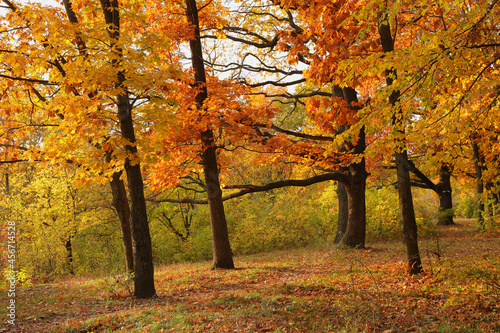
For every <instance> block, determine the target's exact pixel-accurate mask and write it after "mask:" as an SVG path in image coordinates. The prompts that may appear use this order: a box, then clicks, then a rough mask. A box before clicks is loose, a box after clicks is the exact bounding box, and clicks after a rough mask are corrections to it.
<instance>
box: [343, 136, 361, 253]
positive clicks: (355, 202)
mask: <svg viewBox="0 0 500 333" xmlns="http://www.w3.org/2000/svg"><path fill="white" fill-rule="evenodd" d="M363 134H364V133H363ZM363 139H364V135H363ZM363 141H364V140H363ZM366 176H367V174H366V170H365V161H364V159H363V161H362V162H360V163H353V164H351V165H349V174H348V175H347V177H348V179H349V183H348V184H347V186H346V189H347V203H348V214H349V217H348V223H347V228H346V231H345V235H344V237H343V238H342V241H341V242H340V244H341V245H342V246H345V247H350V248H360V249H362V248H364V247H365V237H366V236H365V235H366V203H365V190H366Z"/></svg>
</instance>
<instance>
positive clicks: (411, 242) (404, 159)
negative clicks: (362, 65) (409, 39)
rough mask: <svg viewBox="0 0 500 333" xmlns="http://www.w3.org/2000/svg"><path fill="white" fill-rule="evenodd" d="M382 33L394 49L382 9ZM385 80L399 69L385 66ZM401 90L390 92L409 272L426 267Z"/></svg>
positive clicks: (389, 80) (385, 43)
mask: <svg viewBox="0 0 500 333" xmlns="http://www.w3.org/2000/svg"><path fill="white" fill-rule="evenodd" d="M378 30H379V35H380V42H381V45H382V49H383V51H384V52H393V51H394V41H393V39H392V35H391V27H390V25H389V18H388V15H387V13H385V12H382V13H381V14H380V16H379V29H378ZM385 74H386V83H387V85H388V86H390V85H392V83H393V82H394V79H395V78H396V76H397V73H396V71H395V70H394V69H389V70H386V73H385ZM400 96H401V93H400V91H398V90H394V91H393V92H392V93H391V95H390V96H389V103H390V104H391V105H392V106H393V107H394V116H393V125H394V126H395V127H396V130H397V138H396V149H397V151H396V153H395V154H394V158H395V160H396V169H397V183H398V193H399V210H400V214H401V226H402V229H403V241H404V243H405V245H406V257H407V263H408V271H409V273H410V274H412V275H413V274H419V273H421V272H422V271H423V269H422V262H421V259H420V252H419V249H418V239H417V221H416V219H415V211H414V208H413V197H412V193H411V184H410V171H409V168H408V165H409V163H408V153H407V151H406V139H405V125H406V124H405V120H404V115H403V112H402V110H401V106H400V105H399V98H400Z"/></svg>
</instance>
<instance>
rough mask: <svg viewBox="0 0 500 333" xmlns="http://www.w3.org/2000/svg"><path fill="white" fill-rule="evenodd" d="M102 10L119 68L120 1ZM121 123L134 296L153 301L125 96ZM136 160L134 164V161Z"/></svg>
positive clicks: (105, 3) (120, 77) (120, 102)
mask: <svg viewBox="0 0 500 333" xmlns="http://www.w3.org/2000/svg"><path fill="white" fill-rule="evenodd" d="M101 6H102V10H103V13H104V18H105V20H106V23H107V24H108V25H109V26H110V27H112V28H110V29H109V30H108V35H109V37H110V39H111V44H110V48H111V49H112V50H113V52H114V53H115V55H116V57H117V58H116V59H113V60H112V61H111V63H112V64H113V65H114V66H118V65H119V63H120V62H121V61H122V59H123V52H122V49H121V47H120V46H119V43H118V41H119V39H120V11H119V4H118V0H111V1H110V0H101ZM116 79H117V81H116V88H119V89H120V90H122V91H126V89H125V87H124V83H125V81H126V78H125V73H124V71H123V70H120V71H118V73H117V77H116ZM116 102H117V109H118V120H119V122H120V130H121V137H122V138H123V139H125V142H127V144H126V145H125V147H124V148H125V151H126V152H127V157H126V158H125V163H124V167H125V173H126V175H127V184H128V188H129V193H130V204H131V206H130V224H131V229H132V239H133V243H134V245H135V249H134V295H135V296H136V297H137V298H150V297H153V296H154V295H156V291H155V285H154V265H153V252H152V246H151V235H150V233H149V224H148V215H147V211H146V200H145V197H144V183H143V180H142V173H141V164H140V161H139V157H138V156H137V146H136V138H135V132H134V123H133V119H132V108H131V106H130V99H129V96H128V94H127V93H126V92H123V93H119V94H117V96H116ZM132 159H133V160H134V162H133V163H132V162H131V160H132Z"/></svg>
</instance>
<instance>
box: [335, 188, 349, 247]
mask: <svg viewBox="0 0 500 333" xmlns="http://www.w3.org/2000/svg"><path fill="white" fill-rule="evenodd" d="M337 201H338V210H339V215H338V218H337V233H336V235H335V240H334V242H335V243H336V244H337V243H340V241H341V240H342V238H343V237H344V235H345V231H346V229H347V221H348V214H349V207H348V199H347V190H346V187H345V185H344V184H343V183H341V182H338V183H337Z"/></svg>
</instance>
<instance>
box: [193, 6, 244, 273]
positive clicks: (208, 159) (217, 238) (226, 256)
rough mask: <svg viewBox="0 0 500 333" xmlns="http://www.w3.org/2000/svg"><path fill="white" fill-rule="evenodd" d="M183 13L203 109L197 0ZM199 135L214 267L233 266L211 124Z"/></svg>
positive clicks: (204, 95) (204, 87)
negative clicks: (189, 26) (190, 30)
mask: <svg viewBox="0 0 500 333" xmlns="http://www.w3.org/2000/svg"><path fill="white" fill-rule="evenodd" d="M186 16H187V19H188V22H189V23H190V24H192V25H193V27H194V36H193V37H192V39H191V40H190V41H189V46H190V49H191V61H192V65H193V70H194V85H195V87H196V89H198V90H199V91H198V92H197V93H196V97H195V100H196V107H197V108H199V109H202V108H204V104H205V102H206V100H207V99H208V92H207V80H206V77H205V65H204V64H203V52H202V45H201V39H200V24H199V19H198V8H197V7H196V0H186ZM200 135H201V142H202V163H203V172H204V174H205V184H206V189H207V196H208V204H209V207H210V221H211V224H212V246H213V254H214V257H213V268H234V263H233V254H232V252H231V245H230V244H229V235H228V231H227V223H226V215H225V213H224V204H223V202H222V190H221V188H220V183H219V167H218V165H217V155H216V149H217V148H216V146H215V140H214V133H213V130H212V129H211V128H207V129H206V130H204V131H203V132H201V134H200Z"/></svg>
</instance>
